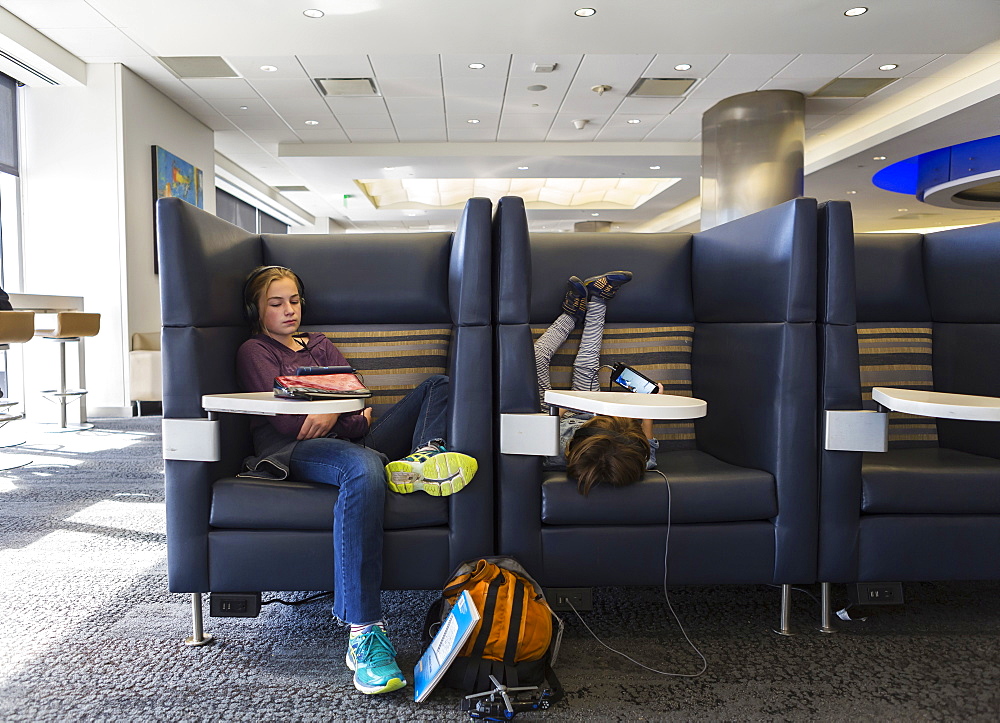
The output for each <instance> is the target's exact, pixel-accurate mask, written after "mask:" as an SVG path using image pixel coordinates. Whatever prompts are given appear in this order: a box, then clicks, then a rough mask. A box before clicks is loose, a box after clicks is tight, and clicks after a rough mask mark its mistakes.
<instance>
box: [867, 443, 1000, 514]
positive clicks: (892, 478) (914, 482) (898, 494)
mask: <svg viewBox="0 0 1000 723" xmlns="http://www.w3.org/2000/svg"><path fill="white" fill-rule="evenodd" d="M861 478H862V511H863V512H864V513H865V514H921V513H927V514H970V515H978V514H998V513H1000V460H996V459H993V458H992V457H983V456H980V455H977V454H969V453H968V452H960V451H958V450H954V449H947V448H945V447H928V448H922V449H896V450H890V451H888V452H884V453H879V454H872V453H868V454H865V455H864V463H863V466H862V471H861Z"/></svg>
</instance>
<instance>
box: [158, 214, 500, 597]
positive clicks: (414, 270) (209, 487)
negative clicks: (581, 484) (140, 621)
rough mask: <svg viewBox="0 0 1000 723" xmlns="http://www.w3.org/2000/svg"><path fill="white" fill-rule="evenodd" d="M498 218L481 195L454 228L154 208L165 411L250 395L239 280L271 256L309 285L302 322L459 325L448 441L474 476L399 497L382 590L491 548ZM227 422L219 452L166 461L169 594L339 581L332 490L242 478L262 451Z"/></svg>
mask: <svg viewBox="0 0 1000 723" xmlns="http://www.w3.org/2000/svg"><path fill="white" fill-rule="evenodd" d="M490 215H491V204H490V202H489V200H487V199H472V200H470V201H469V203H468V204H467V206H466V209H465V213H464V214H463V217H462V220H461V223H460V225H459V227H458V230H457V231H456V232H455V233H454V234H452V233H435V234H364V235H360V234H359V235H354V234H351V235H347V234H339V235H323V236H316V235H273V234H264V235H257V234H250V233H247V232H245V231H243V230H242V229H239V228H237V227H235V226H232V225H230V224H228V223H226V222H224V221H221V220H220V219H218V218H216V217H215V216H212V215H211V214H208V213H205V212H204V211H200V210H198V209H197V208H195V207H193V206H190V205H188V204H186V203H184V202H182V201H179V200H177V199H163V200H161V201H159V202H158V204H157V224H158V234H159V235H158V239H159V252H160V285H161V295H162V307H163V370H164V397H163V407H164V417H165V418H190V417H202V416H205V415H204V412H203V411H202V409H201V396H202V395H203V394H216V393H227V392H236V391H240V390H239V388H238V385H237V380H236V370H235V356H236V350H237V349H238V348H239V346H240V344H241V343H242V342H243V341H244V340H246V339H247V338H248V336H249V331H248V329H247V325H246V323H245V321H244V319H243V312H242V287H243V282H244V279H245V278H246V276H247V274H248V273H249V272H250V270H251V269H253V268H254V267H256V266H258V265H261V264H278V265H284V266H288V267H290V268H292V269H294V270H295V271H296V272H297V273H298V274H299V275H300V277H301V278H302V280H303V282H304V284H305V289H306V303H305V307H304V319H303V328H306V329H309V330H317V331H327V330H338V329H339V330H341V331H343V330H344V329H348V330H349V329H353V328H354V327H357V328H358V329H360V330H365V331H368V330H376V331H379V330H388V329H391V330H399V329H413V328H417V329H422V328H435V329H437V330H442V329H443V330H444V333H445V335H448V334H450V336H449V337H448V338H449V339H450V342H449V343H448V348H447V353H446V354H443V355H442V356H441V359H442V362H441V363H442V366H443V368H444V370H445V371H447V373H448V374H450V376H451V380H452V384H451V391H452V407H451V410H450V423H449V434H448V437H449V442H450V444H451V445H452V447H453V448H455V449H458V450H461V451H463V452H466V453H468V454H471V455H473V456H475V457H476V458H477V459H478V461H479V472H478V473H477V475H476V478H475V479H474V480H473V482H472V484H470V485H469V486H468V487H467V488H466V489H464V490H462V492H461V493H460V494H457V495H453V496H451V497H446V498H433V497H430V496H428V495H424V494H422V493H418V494H410V495H398V494H395V493H389V496H388V500H387V502H386V519H385V525H384V526H385V555H384V558H385V559H384V567H383V586H384V587H385V588H397V589H400V588H401V589H421V588H423V589H434V588H438V587H440V585H441V584H442V581H443V580H444V579H445V578H446V577H447V575H448V574H449V573H450V572H451V570H452V569H454V567H455V566H456V565H457V564H458V563H459V562H461V561H462V560H465V559H468V558H470V557H476V556H481V555H488V554H491V553H492V552H493V545H494V542H493V517H494V515H493V469H492V467H493V465H492V458H493V439H492V436H493V431H492V407H493V402H492V394H493V392H492V389H493V386H492V384H493V381H492V359H493V350H492V343H493V341H492V330H491V326H490V314H491V309H490V296H489V289H490V257H491V250H490V249H491V229H490ZM373 343H374V344H378V340H377V339H376V340H375V341H374V342H373ZM346 354H347V356H348V358H349V359H351V353H350V351H346ZM352 361H355V364H356V366H358V367H359V368H361V369H362V370H364V363H358V362H357V360H356V359H354V360H352ZM417 381H419V380H416V381H414V382H413V383H414V384H416V383H417ZM221 418H222V423H223V427H222V455H223V459H222V461H220V462H217V463H205V462H183V461H167V462H166V501H167V549H168V566H169V584H170V589H171V590H172V591H174V592H206V591H215V592H227V591H228V592H233V591H265V590H330V589H332V588H333V583H332V572H333V559H332V558H333V543H332V539H331V529H332V520H333V505H334V502H335V501H336V496H337V491H336V490H335V489H334V488H331V487H328V486H325V485H316V484H310V483H305V482H301V481H296V480H289V481H261V480H256V479H248V478H238V477H236V476H235V475H236V474H237V473H238V472H239V471H240V469H241V466H242V460H243V459H244V457H245V456H246V455H248V454H249V453H250V451H251V449H250V436H249V431H248V430H249V422H248V417H247V416H245V415H231V414H224V415H221Z"/></svg>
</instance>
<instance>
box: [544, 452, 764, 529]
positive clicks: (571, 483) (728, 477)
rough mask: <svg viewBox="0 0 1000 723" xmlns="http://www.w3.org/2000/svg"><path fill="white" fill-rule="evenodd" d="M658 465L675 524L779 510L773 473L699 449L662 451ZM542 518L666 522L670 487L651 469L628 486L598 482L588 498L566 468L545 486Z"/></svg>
mask: <svg viewBox="0 0 1000 723" xmlns="http://www.w3.org/2000/svg"><path fill="white" fill-rule="evenodd" d="M657 461H658V464H659V469H660V471H661V472H663V474H665V475H666V476H667V479H668V480H669V481H670V503H671V515H670V517H671V522H673V523H677V524H685V523H699V522H740V521H748V520H766V519H770V518H771V517H774V516H775V515H777V514H778V503H777V496H776V492H775V485H774V477H772V476H771V475H770V474H768V473H767V472H763V471H761V470H757V469H749V468H746V467H737V466H735V465H731V464H727V463H726V462H722V461H721V460H718V459H716V458H715V457H713V456H711V455H710V454H706V453H705V452H700V451H697V450H683V451H678V452H667V453H665V454H664V453H660V454H658V455H657ZM542 521H543V523H545V524H549V525H655V524H666V522H667V487H666V484H665V483H664V481H663V478H662V477H660V476H659V475H658V474H656V473H654V472H647V473H646V476H645V478H644V479H643V480H641V481H640V482H636V483H635V484H632V485H626V486H625V487H612V486H610V485H601V484H598V485H595V486H594V487H593V488H592V489H591V491H590V494H589V495H588V496H587V497H584V496H583V495H581V494H580V493H579V492H578V491H577V489H576V481H575V480H571V479H569V478H567V476H566V473H565V472H549V473H547V474H546V475H545V482H544V483H543V484H542Z"/></svg>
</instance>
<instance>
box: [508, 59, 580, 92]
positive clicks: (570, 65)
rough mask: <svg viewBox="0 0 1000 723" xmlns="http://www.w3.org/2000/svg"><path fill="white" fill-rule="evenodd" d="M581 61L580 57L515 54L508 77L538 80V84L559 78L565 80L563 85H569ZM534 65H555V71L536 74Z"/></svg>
mask: <svg viewBox="0 0 1000 723" xmlns="http://www.w3.org/2000/svg"><path fill="white" fill-rule="evenodd" d="M581 60H583V56H582V55H553V54H550V53H515V54H514V55H512V56H511V60H510V73H509V77H511V78H518V79H522V78H523V79H526V80H527V79H533V78H538V82H540V83H544V82H545V81H544V80H542V79H543V78H549V79H552V78H560V79H565V83H566V84H567V85H568V84H569V79H571V78H572V77H573V75H574V74H575V73H576V69H577V67H579V65H580V61H581ZM535 63H539V64H546V63H555V64H556V69H555V70H553V71H552V72H551V73H536V72H535V71H533V70H532V69H531V68H532V65H534V64H535Z"/></svg>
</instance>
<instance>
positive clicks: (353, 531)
mask: <svg viewBox="0 0 1000 723" xmlns="http://www.w3.org/2000/svg"><path fill="white" fill-rule="evenodd" d="M290 471H291V477H292V479H297V480H303V481H307V482H318V483H320V484H328V485H333V486H334V487H337V488H338V489H339V494H338V496H337V503H336V505H334V508H333V614H334V615H335V616H337V617H338V618H339V619H340V620H341V621H343V622H345V623H354V624H356V625H360V624H363V623H371V622H376V621H379V620H381V619H382V605H381V601H380V599H379V597H380V595H379V593H380V590H381V587H382V518H383V508H384V506H385V494H386V482H385V462H384V461H383V460H382V457H381V456H380V455H379V454H378V453H377V452H375V451H374V450H371V449H368V448H367V447H362V446H361V445H359V444H354V443H353V442H348V441H347V440H346V439H334V438H331V437H320V438H318V439H305V440H303V441H301V442H299V443H298V444H296V445H295V449H294V450H293V451H292V461H291V465H290Z"/></svg>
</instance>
